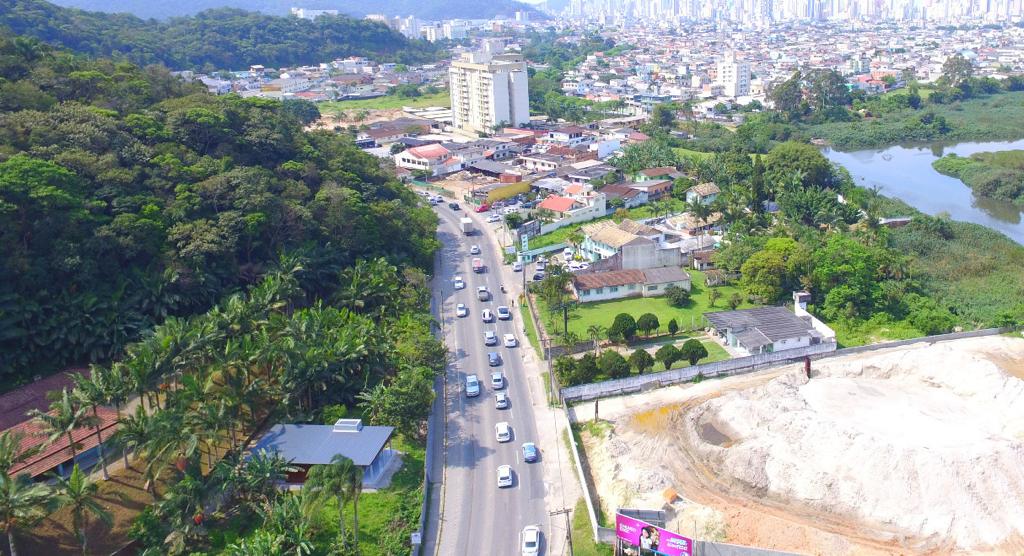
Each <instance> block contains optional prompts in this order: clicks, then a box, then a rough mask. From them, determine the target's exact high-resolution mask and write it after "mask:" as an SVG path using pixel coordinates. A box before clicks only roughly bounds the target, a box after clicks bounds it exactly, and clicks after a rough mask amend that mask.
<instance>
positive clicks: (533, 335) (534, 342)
mask: <svg viewBox="0 0 1024 556" xmlns="http://www.w3.org/2000/svg"><path fill="white" fill-rule="evenodd" d="M519 316H520V318H522V319H523V327H524V328H526V340H527V341H528V342H530V345H531V346H533V350H534V351H535V352H537V357H540V358H542V359H543V357H544V352H543V351H541V349H540V337H539V336H538V335H537V325H536V323H534V322H533V317H532V316H531V315H530V308H529V307H527V306H526V303H520V304H519Z"/></svg>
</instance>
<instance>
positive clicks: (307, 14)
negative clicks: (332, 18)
mask: <svg viewBox="0 0 1024 556" xmlns="http://www.w3.org/2000/svg"><path fill="white" fill-rule="evenodd" d="M291 13H292V15H293V16H295V17H297V18H299V19H316V18H318V17H321V16H325V15H338V10H308V9H306V8H292V9H291Z"/></svg>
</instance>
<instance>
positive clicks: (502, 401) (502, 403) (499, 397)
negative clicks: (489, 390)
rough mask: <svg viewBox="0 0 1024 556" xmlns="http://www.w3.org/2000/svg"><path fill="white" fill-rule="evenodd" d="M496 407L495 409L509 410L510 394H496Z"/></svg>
mask: <svg viewBox="0 0 1024 556" xmlns="http://www.w3.org/2000/svg"><path fill="white" fill-rule="evenodd" d="M494 407H495V409H508V394H506V393H504V392H498V393H497V394H495V395H494Z"/></svg>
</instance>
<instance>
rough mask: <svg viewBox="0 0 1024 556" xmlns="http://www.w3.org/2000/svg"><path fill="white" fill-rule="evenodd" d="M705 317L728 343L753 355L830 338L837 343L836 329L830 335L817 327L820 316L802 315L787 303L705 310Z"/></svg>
mask: <svg viewBox="0 0 1024 556" xmlns="http://www.w3.org/2000/svg"><path fill="white" fill-rule="evenodd" d="M808 317H809V318H808ZM704 318H705V319H707V321H708V323H709V324H710V325H711V332H712V333H713V334H715V335H717V336H718V337H719V338H721V339H722V340H723V342H724V343H726V344H727V345H730V346H732V347H736V348H742V349H745V350H746V351H747V352H748V353H750V354H752V355H753V354H757V353H775V352H779V351H785V350H787V349H797V348H802V347H807V346H810V345H815V344H821V343H828V342H831V343H832V344H833V345H835V333H833V334H832V335H831V337H829V335H828V334H827V333H823V331H821V330H819V329H818V328H816V326H815V322H813V321H814V320H816V319H814V318H813V317H810V315H809V314H807V313H805V316H801V315H798V314H797V313H794V312H793V311H790V310H789V309H786V308H785V307H756V308H754V309H740V310H737V311H716V312H713V313H704Z"/></svg>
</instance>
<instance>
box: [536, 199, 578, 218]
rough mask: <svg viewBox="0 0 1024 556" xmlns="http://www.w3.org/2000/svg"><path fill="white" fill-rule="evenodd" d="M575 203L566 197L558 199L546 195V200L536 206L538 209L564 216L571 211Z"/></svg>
mask: <svg viewBox="0 0 1024 556" xmlns="http://www.w3.org/2000/svg"><path fill="white" fill-rule="evenodd" d="M576 204H577V203H576V201H574V200H572V199H570V198H568V197H559V196H558V195H548V197H547V198H546V199H544V200H543V201H541V202H540V204H539V205H537V208H538V209H544V210H550V211H551V212H557V213H559V214H564V213H566V212H569V211H570V210H572V208H573V207H574V206H575V205H576Z"/></svg>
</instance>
